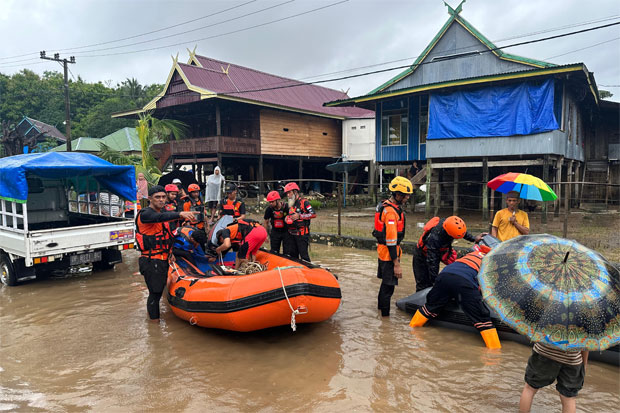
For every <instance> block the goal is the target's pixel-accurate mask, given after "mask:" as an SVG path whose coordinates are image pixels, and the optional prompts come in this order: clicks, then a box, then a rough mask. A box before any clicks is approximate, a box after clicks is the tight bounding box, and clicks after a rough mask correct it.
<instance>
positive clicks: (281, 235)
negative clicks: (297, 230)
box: [269, 230, 288, 254]
mask: <svg viewBox="0 0 620 413" xmlns="http://www.w3.org/2000/svg"><path fill="white" fill-rule="evenodd" d="M287 234H288V233H287V232H286V231H276V230H271V233H270V234H269V239H270V240H271V241H270V245H271V248H270V251H271V252H275V253H276V254H279V253H280V246H282V245H283V244H284V239H285V238H286V236H287Z"/></svg>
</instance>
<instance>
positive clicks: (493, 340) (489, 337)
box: [480, 328, 502, 348]
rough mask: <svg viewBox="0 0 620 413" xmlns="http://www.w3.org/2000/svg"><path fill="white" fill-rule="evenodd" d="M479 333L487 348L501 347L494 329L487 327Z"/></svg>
mask: <svg viewBox="0 0 620 413" xmlns="http://www.w3.org/2000/svg"><path fill="white" fill-rule="evenodd" d="M480 335H481V336H482V339H483V340H484V344H486V346H487V348H502V345H501V343H500V342H499V337H498V336H497V330H496V329H494V328H489V329H488V330H482V331H481V332H480Z"/></svg>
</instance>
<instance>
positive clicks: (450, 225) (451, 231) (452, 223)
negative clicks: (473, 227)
mask: <svg viewBox="0 0 620 413" xmlns="http://www.w3.org/2000/svg"><path fill="white" fill-rule="evenodd" d="M443 229H445V230H446V232H447V233H448V235H450V236H451V237H452V238H454V239H460V238H463V237H464V236H465V233H466V232H467V225H465V221H463V220H462V219H461V218H459V217H457V216H456V215H452V216H451V217H448V218H446V219H445V220H444V222H443Z"/></svg>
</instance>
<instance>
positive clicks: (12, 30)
mask: <svg viewBox="0 0 620 413" xmlns="http://www.w3.org/2000/svg"><path fill="white" fill-rule="evenodd" d="M284 1H285V0H280V1H272V0H261V1H257V2H254V3H252V4H248V5H246V6H243V7H240V8H238V9H236V10H232V11H229V12H226V13H223V14H221V15H218V16H214V17H211V18H209V19H204V20H201V21H198V22H194V23H192V24H188V25H184V26H181V27H177V28H175V29H172V30H167V31H163V32H160V33H156V34H153V35H150V36H147V37H140V38H136V39H133V40H129V41H126V42H123V43H121V44H126V43H129V42H135V41H141V40H145V39H149V38H154V37H159V36H163V35H167V34H173V33H177V32H180V31H183V30H190V29H194V28H197V27H200V26H205V25H207V24H212V23H215V22H219V21H222V20H224V19H228V18H232V17H234V16H238V15H241V14H245V13H249V12H252V11H256V10H259V9H262V8H265V7H268V6H272V5H276V4H279V3H282V2H284ZM336 1H337V0H330V1H328V0H320V1H319V0H313V1H310V0H297V1H295V2H293V3H290V4H286V5H283V6H281V7H277V8H274V9H272V10H270V11H268V12H265V13H258V14H256V15H253V16H249V17H246V18H243V19H240V20H237V21H233V22H230V23H226V24H222V25H218V26H215V27H212V28H208V29H202V30H199V31H196V32H193V33H189V34H185V35H181V36H178V37H173V38H170V39H165V40H160V41H157V42H154V43H146V44H143V45H138V46H131V47H127V48H118V49H115V50H109V51H102V52H97V53H85V50H86V49H84V50H74V51H72V52H71V53H68V52H67V53H64V52H63V53H62V55H63V56H69V55H70V54H75V56H76V60H77V64H75V65H72V66H71V71H72V73H73V75H74V76H76V77H77V76H78V75H79V76H81V77H82V78H84V79H85V80H87V81H91V82H94V81H102V82H105V81H111V83H112V84H116V83H118V82H120V81H122V80H124V79H125V78H130V77H135V78H137V79H138V80H139V81H140V82H141V83H163V82H164V81H165V80H166V76H167V75H168V72H169V70H170V67H171V59H170V56H171V55H176V54H177V53H179V56H180V58H179V59H180V60H181V61H183V62H184V61H186V60H187V51H186V47H188V48H190V49H191V48H193V47H194V45H197V51H198V52H199V54H202V55H205V56H209V57H213V58H216V59H220V60H224V61H228V62H231V63H236V64H240V65H243V66H248V67H252V68H255V69H257V70H262V71H265V72H269V73H273V74H278V75H282V76H286V77H291V78H295V79H307V80H310V81H311V80H318V79H321V78H317V77H315V76H316V75H320V74H324V73H331V72H336V71H342V70H347V69H352V68H357V67H362V66H367V65H373V64H377V63H381V62H387V61H392V60H398V59H404V58H413V57H415V56H417V55H418V54H420V53H421V52H422V50H423V49H424V47H426V45H427V44H428V43H429V42H430V41H431V39H432V38H433V37H434V36H435V34H436V33H437V32H438V31H439V29H440V28H441V26H442V25H443V24H444V23H445V21H446V20H447V19H448V17H449V16H448V13H447V9H446V7H445V6H444V5H443V2H442V1H440V0H432V1H431V0H416V1H395V0H381V1H378V0H377V1H370V0H367V1H364V0H350V1H349V2H347V3H343V4H340V5H337V6H334V7H331V8H328V9H325V10H321V11H318V12H315V13H311V14H307V15H304V16H300V17H297V18H293V19H290V20H285V21H282V22H279V23H275V24H272V25H268V26H265V27H260V28H256V29H252V30H248V31H246V32H241V33H236V34H231V35H228V36H222V37H218V38H214V39H210V40H204V41H199V42H191V40H193V39H197V38H203V37H208V36H213V35H216V34H221V33H224V32H229V31H233V30H238V29H240V28H243V27H247V26H251V25H255V24H260V23H263V22H266V21H270V20H274V19H278V18H284V17H286V16H289V15H292V14H295V13H300V12H303V11H306V10H311V9H314V8H317V7H320V6H325V5H329V4H331V3H334V2H336ZM242 3H243V1H237V0H235V1H234V2H233V1H187V0H181V1H180V0H175V1H165V0H159V1H154V0H148V1H147V0H133V1H119V0H114V1H109V0H107V1H104V0H101V1H94V0H88V1H68V0H49V1H43V0H40V1H32V0H31V1H6V0H3V1H2V2H0V38H1V39H3V41H2V47H0V58H3V57H7V56H14V55H20V54H24V53H30V52H32V53H33V54H31V55H30V56H25V57H19V58H13V59H0V72H2V73H6V74H11V73H14V72H16V71H19V70H21V69H22V68H28V69H31V70H34V71H35V72H38V73H42V72H43V71H44V70H59V69H60V67H59V65H58V64H56V63H54V62H43V63H42V62H41V61H38V60H36V59H37V57H38V51H39V50H47V51H48V53H53V52H54V50H55V48H56V49H59V48H67V47H75V46H81V45H88V44H94V43H100V42H105V41H109V40H114V39H118V38H122V37H127V36H132V35H135V34H139V33H144V32H147V31H151V30H155V29H159V28H162V27H166V26H170V25H173V24H177V23H179V22H183V21H186V20H189V19H193V18H197V17H200V16H204V15H207V14H210V13H213V12H217V11H219V10H223V9H226V8H229V7H232V6H233V5H236V4H242ZM450 3H452V6H453V7H456V6H457V5H458V2H457V0H451V1H450ZM614 15H615V16H618V15H620V3H619V2H617V1H614V0H609V1H604V0H601V1H593V2H583V1H579V0H549V1H546V2H524V1H519V0H506V1H494V2H489V1H483V0H468V1H467V2H466V3H465V4H464V6H463V12H462V16H463V17H464V18H465V19H467V20H468V21H469V22H470V23H471V24H472V25H474V26H475V27H476V28H477V29H478V30H479V31H480V32H482V33H483V34H484V35H485V36H487V37H488V38H489V39H490V40H492V41H496V40H498V39H504V38H507V37H512V36H516V35H521V34H525V33H531V32H536V31H541V30H545V29H549V28H554V27H559V26H567V25H572V24H576V23H580V22H584V21H589V20H594V19H599V18H604V17H609V16H614ZM619 27H620V26H615V27H612V28H607V29H602V30H598V31H594V32H590V33H584V34H580V35H576V36H572V37H567V38H563V39H557V40H552V41H548V42H543V43H538V44H532V45H526V46H520V47H515V48H510V49H506V51H508V52H509V53H513V54H519V55H522V56H526V57H531V58H535V59H545V58H548V57H551V56H555V55H559V54H563V53H567V52H570V51H573V50H576V49H580V48H584V47H588V46H590V45H592V44H595V43H599V42H603V41H606V40H610V39H613V38H617V37H620V28H619ZM579 28H583V27H577V28H575V29H579ZM570 30H571V29H569V28H566V29H564V30H563V31H570ZM560 32H561V31H558V32H554V33H547V34H539V35H536V36H531V37H528V38H525V39H516V40H511V41H507V42H500V43H499V44H500V45H504V44H507V43H511V42H517V41H522V40H526V39H534V38H538V37H543V36H548V35H550V34H557V33H560ZM181 42H184V43H185V44H183V45H181V46H173V47H167V48H163V49H159V50H155V51H148V52H141V53H133V54H126V55H116V56H103V57H87V55H89V54H108V53H115V52H122V51H127V50H137V49H144V48H150V47H157V46H162V45H168V44H172V43H181ZM118 45H119V44H110V45H103V46H97V47H96V48H105V47H111V46H118ZM92 48H95V47H92ZM92 48H90V49H92ZM28 58H32V59H33V61H31V62H24V63H10V62H14V61H16V60H23V59H28ZM412 61H413V59H409V60H407V61H405V62H397V63H391V64H388V65H384V66H381V67H376V68H370V69H363V70H358V71H348V72H346V73H341V74H337V75H331V76H327V77H337V76H343V75H350V74H354V73H360V72H363V71H369V70H376V69H379V68H383V67H393V66H401V65H405V64H410V63H411V62H412ZM551 61H552V62H554V63H559V64H565V63H575V62H584V63H585V64H586V65H587V66H588V68H589V70H591V71H593V72H594V73H595V77H596V80H597V83H598V84H599V85H618V84H620V65H619V63H620V41H613V42H610V43H606V44H604V45H600V46H598V47H592V48H588V49H585V50H582V51H579V52H575V53H571V54H567V55H565V56H561V57H558V58H555V59H551ZM31 63H36V64H33V65H28V64H31ZM10 65H11V66H12V65H17V66H15V67H9V66H10ZM397 73H398V71H392V72H388V73H382V74H377V75H372V76H365V77H360V78H354V79H347V80H342V81H337V82H331V83H326V84H323V85H325V86H328V87H331V88H334V89H343V90H347V89H348V90H349V95H350V96H358V95H361V94H365V93H367V92H368V91H370V90H371V89H373V88H374V87H376V86H378V85H379V84H381V83H383V82H385V81H386V80H387V79H389V78H391V77H393V76H394V75H396V74H397ZM600 88H602V89H608V90H610V91H612V92H613V93H614V94H615V95H616V96H615V97H614V99H615V98H616V97H620V88H617V87H616V88H610V87H604V86H600Z"/></svg>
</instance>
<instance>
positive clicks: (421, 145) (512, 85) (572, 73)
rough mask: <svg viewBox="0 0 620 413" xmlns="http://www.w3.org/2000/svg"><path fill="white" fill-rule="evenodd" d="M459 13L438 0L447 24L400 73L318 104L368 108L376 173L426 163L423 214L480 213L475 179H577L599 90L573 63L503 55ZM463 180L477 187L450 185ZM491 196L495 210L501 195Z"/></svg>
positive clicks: (482, 192) (483, 198) (480, 189)
mask: <svg viewBox="0 0 620 413" xmlns="http://www.w3.org/2000/svg"><path fill="white" fill-rule="evenodd" d="M461 12H462V3H461V5H459V7H457V8H456V9H453V8H451V7H450V6H448V14H449V17H448V20H447V21H446V22H445V24H444V25H443V26H442V27H441V29H440V30H439V32H438V33H437V34H436V35H435V37H434V38H433V39H432V40H431V42H430V43H429V44H428V46H427V47H426V48H425V49H424V50H423V51H422V53H421V54H420V56H419V57H418V58H417V59H416V60H415V62H413V64H412V65H411V66H410V67H409V68H407V69H406V70H405V71H403V72H402V73H400V74H398V75H397V76H395V77H394V78H392V79H390V80H388V81H387V82H385V83H384V84H382V85H380V86H379V87H377V88H376V89H374V90H373V91H371V92H370V93H369V94H367V95H364V96H359V97H355V98H351V99H342V100H338V101H333V102H328V103H327V104H326V106H328V107H341V106H355V107H361V108H366V109H372V110H374V111H375V114H376V137H375V139H376V157H377V163H378V165H379V170H381V169H387V168H394V169H398V168H402V167H406V166H407V165H410V164H411V162H412V161H414V160H418V161H422V162H426V163H427V168H426V170H427V172H430V173H427V176H426V179H427V184H428V185H427V203H426V205H427V213H428V214H430V213H431V212H433V211H432V210H431V206H432V207H434V209H435V212H436V211H437V209H438V208H439V207H450V206H452V208H453V210H454V212H458V209H459V207H464V208H480V209H483V211H484V214H485V215H486V216H488V212H489V211H488V210H489V203H488V202H489V195H490V194H489V193H488V190H487V188H486V185H483V181H488V180H489V179H492V178H493V177H494V176H497V175H500V174H501V173H505V172H526V171H527V172H528V173H532V174H534V175H537V176H539V177H541V178H542V179H543V180H546V181H548V182H553V181H555V182H560V181H565V180H566V179H567V177H572V176H574V175H575V174H577V175H578V176H581V175H579V173H580V170H581V171H583V165H584V161H585V157H584V145H587V143H588V141H589V140H592V139H593V138H594V134H593V131H594V130H595V126H596V125H595V119H596V116H593V115H595V114H596V113H597V112H598V111H599V96H598V90H597V87H596V83H595V81H594V76H593V74H592V73H591V72H589V71H588V69H587V68H586V66H585V65H584V64H583V63H576V64H569V65H562V66H559V65H556V64H553V63H549V62H544V61H540V60H535V59H530V58H525V57H521V56H516V55H513V54H509V53H506V52H504V51H503V50H501V49H499V48H497V46H495V45H494V44H493V43H492V42H491V41H489V40H488V39H487V38H486V37H485V36H484V35H483V34H482V33H480V32H479V31H478V30H476V28H475V27H474V26H473V25H472V24H471V23H469V22H468V21H467V20H465V19H464V18H463V17H462V16H461ZM498 23H500V24H501V22H498ZM580 168H581V169H580ZM567 173H568V175H567ZM402 174H403V173H402V171H401V175H402ZM463 181H467V182H477V184H467V186H465V185H463V184H461V185H460V186H461V187H460V189H459V184H458V182H463ZM574 181H575V180H574V179H573V182H574ZM554 189H555V190H556V192H558V191H559V187H558V186H555V187H554ZM558 195H561V194H558ZM495 201H496V207H499V206H500V203H501V199H495ZM491 207H492V206H491ZM557 207H558V208H559V203H557Z"/></svg>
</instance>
